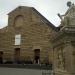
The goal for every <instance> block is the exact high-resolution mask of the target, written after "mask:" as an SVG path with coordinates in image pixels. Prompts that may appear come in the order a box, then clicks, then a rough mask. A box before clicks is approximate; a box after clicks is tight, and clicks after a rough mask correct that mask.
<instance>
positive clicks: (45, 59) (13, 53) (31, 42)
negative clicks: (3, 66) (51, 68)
mask: <svg viewBox="0 0 75 75" xmlns="http://www.w3.org/2000/svg"><path fill="white" fill-rule="evenodd" d="M8 17H9V18H8V26H7V27H5V28H3V29H1V31H0V41H1V42H0V44H1V45H0V53H1V54H0V55H1V60H3V61H15V62H19V61H31V62H32V63H50V64H52V48H51V42H50V37H51V33H54V32H55V31H56V28H55V26H53V25H52V23H50V22H49V21H48V20H47V19H46V18H45V17H43V16H42V15H41V14H40V13H39V12H38V11H37V10H36V9H35V8H32V7H25V6H19V7H18V8H16V9H15V10H13V11H12V12H10V13H9V14H8Z"/></svg>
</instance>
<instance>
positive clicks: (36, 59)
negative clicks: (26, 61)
mask: <svg viewBox="0 0 75 75" xmlns="http://www.w3.org/2000/svg"><path fill="white" fill-rule="evenodd" d="M39 62H40V49H35V50H34V63H35V64H39Z"/></svg>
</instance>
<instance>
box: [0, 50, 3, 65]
mask: <svg viewBox="0 0 75 75" xmlns="http://www.w3.org/2000/svg"><path fill="white" fill-rule="evenodd" d="M2 63H3V51H0V64H2Z"/></svg>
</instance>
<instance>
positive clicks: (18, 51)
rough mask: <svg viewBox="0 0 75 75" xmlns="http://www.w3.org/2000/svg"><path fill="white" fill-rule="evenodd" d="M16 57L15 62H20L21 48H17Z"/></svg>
mask: <svg viewBox="0 0 75 75" xmlns="http://www.w3.org/2000/svg"><path fill="white" fill-rule="evenodd" d="M14 59H15V63H19V62H20V48H15V53H14Z"/></svg>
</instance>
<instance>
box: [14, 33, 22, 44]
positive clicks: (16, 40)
mask: <svg viewBox="0 0 75 75" xmlns="http://www.w3.org/2000/svg"><path fill="white" fill-rule="evenodd" d="M15 45H21V35H20V34H17V35H15Z"/></svg>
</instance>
